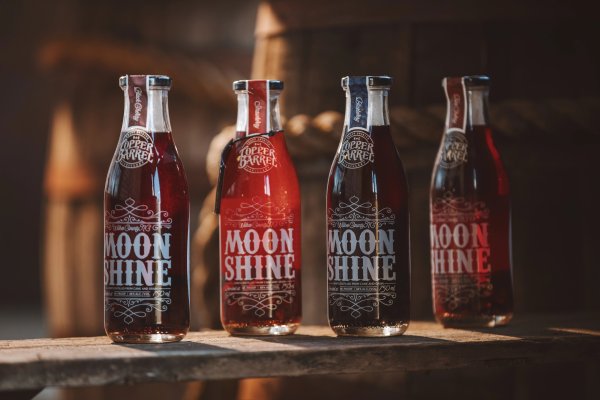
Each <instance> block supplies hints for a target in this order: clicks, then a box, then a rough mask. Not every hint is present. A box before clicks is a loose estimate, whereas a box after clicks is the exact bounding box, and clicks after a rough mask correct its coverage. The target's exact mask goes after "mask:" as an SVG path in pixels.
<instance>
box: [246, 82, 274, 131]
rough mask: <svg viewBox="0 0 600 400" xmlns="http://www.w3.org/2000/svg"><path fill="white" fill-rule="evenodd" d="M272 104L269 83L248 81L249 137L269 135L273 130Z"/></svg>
mask: <svg viewBox="0 0 600 400" xmlns="http://www.w3.org/2000/svg"><path fill="white" fill-rule="evenodd" d="M270 103H271V98H270V92H269V86H268V81H266V80H252V81H248V123H247V128H246V129H247V131H246V134H247V135H256V134H260V133H267V132H269V130H271V113H270V107H269V105H270Z"/></svg>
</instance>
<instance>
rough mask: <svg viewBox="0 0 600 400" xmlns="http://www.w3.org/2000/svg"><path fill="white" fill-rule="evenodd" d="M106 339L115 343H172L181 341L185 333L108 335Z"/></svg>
mask: <svg viewBox="0 0 600 400" xmlns="http://www.w3.org/2000/svg"><path fill="white" fill-rule="evenodd" d="M108 337H109V338H110V339H111V340H112V341H113V342H115V343H132V344H144V343H145V344H151V343H172V342H179V341H180V340H181V339H183V338H184V337H185V333H139V334H136V333H110V334H108Z"/></svg>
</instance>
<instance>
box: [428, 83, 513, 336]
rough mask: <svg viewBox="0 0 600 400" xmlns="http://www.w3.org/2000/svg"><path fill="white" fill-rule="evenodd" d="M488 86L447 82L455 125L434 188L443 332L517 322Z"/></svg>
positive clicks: (436, 289) (435, 266)
mask: <svg viewBox="0 0 600 400" xmlns="http://www.w3.org/2000/svg"><path fill="white" fill-rule="evenodd" d="M488 84H489V83H488V79H487V78H486V77H465V78H462V79H461V78H447V80H445V85H446V90H447V93H448V98H449V116H448V121H449V122H448V124H447V127H446V132H445V135H444V139H443V140H442V145H441V148H440V152H439V153H438V158H437V161H436V166H435V167H434V172H433V179H432V187H431V246H432V247H431V259H432V265H431V268H432V282H433V303H434V313H435V316H436V319H437V320H438V321H439V322H441V323H442V324H443V325H444V326H495V325H503V324H506V323H508V322H509V321H510V319H511V318H512V312H513V297H512V273H511V254H510V246H511V243H510V192H509V186H508V177H507V175H506V171H505V169H504V166H503V164H502V161H501V160H500V155H499V153H498V151H497V149H496V147H495V146H494V143H493V140H492V132H491V130H490V128H489V127H488V124H487V112H486V109H487V90H488ZM453 116H455V117H453ZM463 118H464V120H463Z"/></svg>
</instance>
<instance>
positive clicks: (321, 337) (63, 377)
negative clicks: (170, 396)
mask: <svg viewBox="0 0 600 400" xmlns="http://www.w3.org/2000/svg"><path fill="white" fill-rule="evenodd" d="M586 359H590V360H599V359H600V314H577V315H570V316H569V315H562V316H535V317H525V316H523V317H521V318H518V319H516V320H515V321H514V322H513V323H512V324H511V325H510V326H508V327H504V328H496V329H480V330H458V329H443V328H441V327H440V326H439V325H437V324H435V323H433V322H413V323H412V324H411V326H410V328H409V330H408V331H407V332H406V334H405V335H404V336H401V337H395V338H336V337H335V336H334V335H333V333H332V332H331V331H330V330H329V328H327V327H310V326H306V327H301V328H300V329H299V331H298V333H297V334H296V335H294V336H291V337H247V338H240V337H231V336H228V335H227V334H226V333H224V332H222V331H206V332H193V333H190V334H189V335H188V336H187V337H186V338H185V339H184V340H183V341H182V342H180V343H173V344H164V345H117V344H112V343H111V342H110V340H109V339H108V338H106V337H86V338H81V337H80V338H66V339H35V340H4V341H0V390H25V389H38V388H42V387H46V386H64V387H76V386H97V385H111V384H123V383H137V382H159V381H185V380H210V379H224V378H248V377H266V376H271V377H272V376H300V375H310V374H327V373H358V372H363V371H369V372H373V371H416V370H434V369H446V368H457V367H463V366H477V367H483V366H496V365H503V364H511V363H524V362H554V361H567V360H586Z"/></svg>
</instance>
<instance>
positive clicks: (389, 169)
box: [327, 126, 410, 335]
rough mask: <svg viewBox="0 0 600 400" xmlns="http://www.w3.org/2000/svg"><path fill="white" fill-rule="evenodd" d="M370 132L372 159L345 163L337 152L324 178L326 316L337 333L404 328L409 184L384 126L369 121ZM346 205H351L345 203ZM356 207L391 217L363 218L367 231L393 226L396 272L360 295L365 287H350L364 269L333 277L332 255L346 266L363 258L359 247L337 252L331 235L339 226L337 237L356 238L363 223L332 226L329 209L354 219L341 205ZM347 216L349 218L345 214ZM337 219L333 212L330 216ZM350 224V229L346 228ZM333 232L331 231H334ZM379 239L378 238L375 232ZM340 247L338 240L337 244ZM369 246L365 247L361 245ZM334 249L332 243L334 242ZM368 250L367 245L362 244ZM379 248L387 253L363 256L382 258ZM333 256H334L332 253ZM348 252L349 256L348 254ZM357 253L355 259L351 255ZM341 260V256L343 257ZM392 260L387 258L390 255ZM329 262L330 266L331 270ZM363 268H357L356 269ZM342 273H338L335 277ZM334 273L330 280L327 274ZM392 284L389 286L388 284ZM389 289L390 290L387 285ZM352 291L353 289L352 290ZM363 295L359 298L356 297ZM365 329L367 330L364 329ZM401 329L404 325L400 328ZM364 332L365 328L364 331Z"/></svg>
mask: <svg viewBox="0 0 600 400" xmlns="http://www.w3.org/2000/svg"><path fill="white" fill-rule="evenodd" d="M370 137H371V139H372V142H373V153H374V161H373V162H371V163H368V164H367V165H365V166H362V167H360V168H347V167H345V166H344V165H342V164H340V162H339V157H340V156H339V153H338V154H337V155H336V159H334V162H333V165H332V167H331V171H330V174H329V181H328V184H327V210H328V244H327V246H328V247H327V251H328V260H327V261H328V278H329V279H328V283H329V285H328V315H329V324H330V326H331V327H332V329H333V330H334V331H336V332H337V333H338V334H343V332H350V334H353V333H352V332H358V333H356V334H361V333H360V332H361V331H360V329H359V330H356V329H354V328H367V329H369V328H383V327H387V326H404V328H403V329H406V326H407V325H408V321H409V319H410V252H409V213H408V185H407V182H406V176H405V173H404V168H403V166H402V163H401V161H400V158H399V157H398V153H397V151H396V148H395V146H394V143H393V142H392V138H391V135H390V131H389V126H373V127H372V128H371V132H370ZM349 205H350V206H349ZM359 205H360V206H361V207H360V208H357V210H358V211H359V212H361V213H363V212H364V213H365V214H371V213H373V214H376V215H380V216H383V217H386V216H387V217H389V216H390V215H393V222H390V223H382V222H381V220H379V219H378V218H371V217H368V216H367V217H366V219H367V220H370V223H371V224H373V225H372V226H371V230H372V232H374V233H375V232H376V231H377V226H380V227H381V229H385V230H386V231H387V230H393V231H394V233H393V239H394V241H393V257H395V258H394V260H393V261H392V262H391V271H393V273H394V274H395V277H396V278H395V280H394V281H385V280H381V281H379V282H377V281H375V282H373V281H372V280H370V281H369V282H370V283H368V285H369V288H368V290H371V292H369V293H368V294H367V296H368V297H364V296H363V295H361V294H358V293H357V292H356V291H357V290H367V289H366V288H365V287H362V288H361V289H355V288H353V287H352V285H355V286H354V287H356V288H357V287H358V286H359V285H361V284H362V283H361V282H360V281H362V280H364V279H365V276H364V274H361V276H360V277H357V279H355V280H354V281H353V279H352V269H351V268H350V269H349V270H348V279H346V280H344V279H342V280H341V281H340V279H336V275H335V263H336V261H335V260H336V259H335V257H345V258H338V259H337V260H338V261H337V262H338V263H341V262H347V263H349V264H350V265H352V263H353V262H354V261H353V260H358V261H357V262H359V263H362V261H361V260H363V258H362V257H363V256H365V254H364V251H362V250H361V249H360V246H356V248H355V251H354V252H353V253H351V254H347V253H344V251H342V253H344V254H342V255H340V254H339V252H338V251H333V252H332V251H331V249H332V248H331V237H332V236H331V235H332V232H333V231H334V230H335V229H338V228H339V229H338V231H339V234H340V235H341V236H340V237H341V238H342V239H343V238H344V236H343V235H346V236H345V237H346V238H349V237H360V235H361V234H363V235H364V233H362V232H363V231H364V230H365V229H369V228H365V226H366V225H365V224H367V225H368V222H364V221H361V220H360V219H361V218H363V217H360V218H359V221H358V222H357V224H358V225H355V223H353V222H341V225H339V224H340V223H339V222H338V223H336V224H338V225H337V227H336V226H334V225H332V221H333V220H332V218H331V217H332V215H333V214H332V213H335V212H336V210H340V213H338V215H340V214H344V215H346V216H345V217H342V219H344V218H349V219H350V220H352V219H355V218H354V217H353V216H352V215H353V214H352V213H350V214H346V213H345V211H343V210H348V209H349V208H348V206H349V207H350V208H352V207H354V208H356V207H357V206H359ZM348 215H349V217H348ZM335 218H336V220H337V218H338V217H337V216H336V217H335ZM348 229H350V230H351V231H352V232H353V233H350V232H348V233H345V232H346V231H347V230H348ZM333 234H335V233H333ZM379 240H380V241H381V237H379ZM342 247H343V243H342ZM366 247H369V246H366ZM334 249H335V246H334ZM367 250H368V249H367ZM383 253H387V254H389V253H391V252H390V251H389V250H388V251H383V252H382V251H381V250H380V249H375V250H373V252H372V253H370V254H369V255H368V256H367V257H369V258H371V259H372V258H373V257H385V256H383ZM332 257H333V258H332ZM348 257H350V258H348ZM352 257H357V258H352ZM344 260H345V261H344ZM390 260H391V259H390ZM332 265H333V266H334V269H333V274H332ZM358 271H362V270H361V269H360V266H359V269H358V270H357V273H359V272H358ZM341 277H343V275H342V274H340V275H339V276H338V278H341ZM332 278H333V279H332ZM390 284H391V286H390ZM390 289H391V290H390ZM352 293H354V294H352ZM361 296H362V297H361ZM365 332H368V331H365ZM402 332H403V330H402ZM364 334H367V335H368V334H369V333H364Z"/></svg>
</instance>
